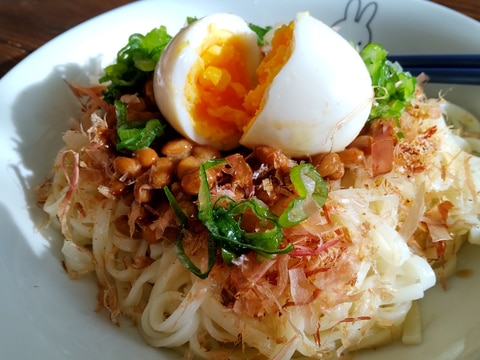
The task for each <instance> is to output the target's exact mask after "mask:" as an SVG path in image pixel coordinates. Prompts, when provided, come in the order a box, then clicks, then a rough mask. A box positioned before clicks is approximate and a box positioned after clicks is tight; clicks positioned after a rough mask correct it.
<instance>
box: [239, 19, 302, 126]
mask: <svg viewBox="0 0 480 360" xmlns="http://www.w3.org/2000/svg"><path fill="white" fill-rule="evenodd" d="M293 25H294V24H293V22H292V23H290V24H288V25H283V26H281V27H280V28H278V29H277V30H276V31H275V34H274V36H273V39H272V49H271V50H270V51H269V52H268V53H267V55H266V56H265V58H264V59H263V60H262V62H261V63H260V66H259V67H258V69H257V76H258V85H257V87H256V88H255V89H253V90H251V91H250V92H249V93H248V94H247V96H246V97H245V100H244V107H245V109H246V111H247V113H248V114H250V117H254V116H255V115H256V113H257V112H258V110H259V109H260V108H261V105H262V100H263V98H264V95H265V92H266V91H267V88H268V87H269V86H270V84H271V83H272V81H273V79H274V78H275V76H277V74H278V73H279V72H280V70H281V69H282V68H283V66H284V65H285V63H286V62H287V61H288V59H289V58H290V55H291V53H292V39H293Z"/></svg>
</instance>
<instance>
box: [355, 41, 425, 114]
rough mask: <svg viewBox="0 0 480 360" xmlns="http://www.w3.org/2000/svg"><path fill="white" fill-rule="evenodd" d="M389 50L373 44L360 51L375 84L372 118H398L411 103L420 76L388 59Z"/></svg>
mask: <svg viewBox="0 0 480 360" xmlns="http://www.w3.org/2000/svg"><path fill="white" fill-rule="evenodd" d="M387 54H388V52H387V50H385V49H384V48H383V46H382V45H380V44H376V43H370V44H368V45H366V46H365V47H364V48H363V50H362V51H361V52H360V56H361V57H362V59H363V61H364V62H365V65H366V66H367V69H368V71H369V73H370V77H371V79H372V85H373V86H374V87H375V100H376V104H375V105H374V106H373V107H372V111H371V112H370V116H369V120H374V119H378V118H385V119H394V120H395V121H397V124H398V119H399V118H400V115H401V114H402V112H403V111H404V110H405V109H406V108H407V106H408V105H409V104H410V103H411V101H412V100H413V97H414V93H415V86H416V84H417V79H416V78H415V77H414V76H412V75H411V74H410V73H408V72H404V71H403V69H402V67H401V66H400V65H399V64H397V63H392V62H391V61H388V60H387Z"/></svg>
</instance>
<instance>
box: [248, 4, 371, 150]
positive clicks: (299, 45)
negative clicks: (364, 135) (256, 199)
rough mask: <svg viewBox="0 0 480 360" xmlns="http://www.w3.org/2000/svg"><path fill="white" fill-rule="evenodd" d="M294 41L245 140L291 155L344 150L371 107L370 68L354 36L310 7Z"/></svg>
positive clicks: (301, 17) (301, 15) (296, 27)
mask: <svg viewBox="0 0 480 360" xmlns="http://www.w3.org/2000/svg"><path fill="white" fill-rule="evenodd" d="M292 47H293V48H292V51H291V55H290V57H289V59H288V60H287V62H286V63H285V64H284V65H283V67H282V69H281V70H280V71H279V73H278V74H277V75H276V77H275V78H274V79H273V81H272V83H271V84H270V86H269V88H268V89H267V91H266V93H265V95H264V98H263V99H262V104H261V107H260V109H259V111H258V112H257V114H256V116H255V118H254V119H253V120H252V122H251V123H250V125H249V126H248V127H247V130H246V132H245V133H244V135H243V136H242V138H241V140H240V143H241V144H242V145H244V146H246V147H250V148H253V147H255V146H256V145H270V146H273V147H275V148H278V149H281V150H283V151H284V152H285V153H287V154H288V155H290V156H309V155H314V154H318V153H323V152H329V151H341V150H343V149H344V148H345V147H346V146H347V145H348V144H350V143H351V142H352V141H353V140H354V139H355V137H356V136H357V135H358V134H359V132H360V131H361V129H362V128H363V126H364V124H365V122H366V120H367V118H368V115H369V113H370V110H371V106H372V101H373V88H372V84H371V78H370V75H369V72H368V70H367V68H366V66H365V64H364V62H363V60H362V59H361V57H360V55H359V54H358V52H357V50H356V49H355V48H353V46H352V45H351V44H350V43H349V42H348V41H346V40H345V39H344V38H343V37H341V35H339V34H338V33H337V32H335V31H334V30H333V29H332V28H330V27H329V26H327V25H325V24H324V23H322V22H321V21H319V20H317V19H315V18H313V17H312V16H310V15H309V14H308V13H306V12H304V13H299V14H297V16H296V18H295V22H294V28H293V43H292Z"/></svg>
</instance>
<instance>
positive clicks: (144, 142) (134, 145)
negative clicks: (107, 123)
mask: <svg viewBox="0 0 480 360" xmlns="http://www.w3.org/2000/svg"><path fill="white" fill-rule="evenodd" d="M114 104H115V111H116V115H117V138H118V140H117V150H118V151H122V150H130V151H136V150H140V149H142V148H144V147H147V146H150V144H151V143H152V142H153V140H155V138H156V137H158V136H160V135H162V134H163V125H162V123H161V122H160V120H158V119H150V120H148V121H147V122H144V121H128V120H127V106H126V105H125V104H124V103H122V102H120V101H115V102H114Z"/></svg>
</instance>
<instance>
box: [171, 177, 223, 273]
mask: <svg viewBox="0 0 480 360" xmlns="http://www.w3.org/2000/svg"><path fill="white" fill-rule="evenodd" d="M163 191H164V192H165V195H166V196H167V199H168V202H169V203H170V206H171V207H172V209H173V211H174V212H175V215H176V216H177V219H178V220H179V222H180V227H181V230H180V232H179V234H178V236H177V241H176V243H175V246H176V250H177V258H178V260H179V261H180V262H181V263H182V265H183V266H185V267H186V268H187V269H188V270H189V271H191V272H192V273H193V274H195V275H196V276H198V277H199V278H200V279H205V278H207V277H208V274H209V273H210V271H211V270H212V268H213V266H214V265H215V259H216V256H217V247H216V244H215V242H214V241H213V239H208V240H207V241H208V244H207V246H208V250H207V252H208V267H207V270H205V271H203V272H202V270H200V269H199V268H198V266H197V265H195V264H194V263H193V261H192V260H191V259H190V258H189V257H188V255H187V254H186V253H185V249H184V247H183V239H184V237H185V234H186V230H185V229H186V227H187V223H188V219H187V215H185V213H184V212H183V210H182V209H181V208H180V205H179V204H178V201H177V199H176V198H175V196H174V195H173V194H172V192H171V191H170V189H169V188H168V186H165V187H164V188H163Z"/></svg>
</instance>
